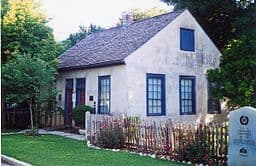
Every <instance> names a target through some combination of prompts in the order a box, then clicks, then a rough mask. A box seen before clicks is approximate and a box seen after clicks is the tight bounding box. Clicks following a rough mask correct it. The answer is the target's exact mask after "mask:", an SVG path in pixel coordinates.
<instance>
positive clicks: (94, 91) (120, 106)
mask: <svg viewBox="0 0 256 166" xmlns="http://www.w3.org/2000/svg"><path fill="white" fill-rule="evenodd" d="M125 74H126V73H125V65H119V66H113V67H104V68H93V69H85V70H74V71H66V72H61V73H59V75H58V78H57V89H58V91H59V94H61V100H60V101H59V100H58V97H57V101H58V105H59V106H61V107H62V108H64V105H65V80H66V79H68V78H73V79H76V78H84V77H85V79H86V81H85V104H86V105H90V106H91V107H93V102H94V101H96V103H97V104H98V77H99V76H104V75H110V79H111V95H110V102H111V103H110V112H111V113H113V114H120V113H122V112H126V111H127V88H126V75H125ZM74 92H75V81H74ZM89 96H93V99H94V101H89ZM74 103H75V102H74ZM74 103H73V106H74ZM97 104H96V109H97Z"/></svg>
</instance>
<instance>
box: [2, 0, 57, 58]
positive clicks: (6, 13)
mask: <svg viewBox="0 0 256 166" xmlns="http://www.w3.org/2000/svg"><path fill="white" fill-rule="evenodd" d="M1 4H2V5H3V8H2V9H1V14H2V16H1V17H2V19H1V25H2V31H1V35H2V47H1V60H2V63H6V62H7V61H8V60H9V59H12V58H14V55H16V54H21V55H23V54H25V55H27V56H35V57H39V58H41V59H43V60H45V61H51V60H54V59H55V58H56V57H57V56H58V55H59V54H60V52H61V51H62V47H61V46H60V45H58V44H57V43H56V42H55V40H54V37H53V33H52V29H51V28H49V27H48V26H46V23H47V20H46V15H45V14H43V13H42V12H41V10H40V4H39V3H36V2H33V1H32V0H4V1H2V2H1Z"/></svg>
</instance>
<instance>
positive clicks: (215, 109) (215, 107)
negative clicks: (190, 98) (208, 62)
mask: <svg viewBox="0 0 256 166" xmlns="http://www.w3.org/2000/svg"><path fill="white" fill-rule="evenodd" d="M213 86H214V84H211V83H209V82H208V113H209V114H219V113H221V107H220V102H219V100H218V99H215V98H213V97H212V94H211V90H210V89H211V88H212V87H213Z"/></svg>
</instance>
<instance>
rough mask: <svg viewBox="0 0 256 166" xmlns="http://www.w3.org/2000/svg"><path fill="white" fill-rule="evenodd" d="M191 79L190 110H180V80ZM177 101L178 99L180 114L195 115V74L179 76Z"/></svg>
mask: <svg viewBox="0 0 256 166" xmlns="http://www.w3.org/2000/svg"><path fill="white" fill-rule="evenodd" d="M182 80H191V81H192V90H191V93H192V112H182V100H185V99H182V98H181V81H182ZM179 101H180V115H196V77H195V76H185V75H180V76H179Z"/></svg>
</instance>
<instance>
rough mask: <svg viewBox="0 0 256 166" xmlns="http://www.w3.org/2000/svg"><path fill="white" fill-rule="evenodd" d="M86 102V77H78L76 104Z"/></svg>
mask: <svg viewBox="0 0 256 166" xmlns="http://www.w3.org/2000/svg"><path fill="white" fill-rule="evenodd" d="M84 104H85V78H77V79H76V105H84Z"/></svg>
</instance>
